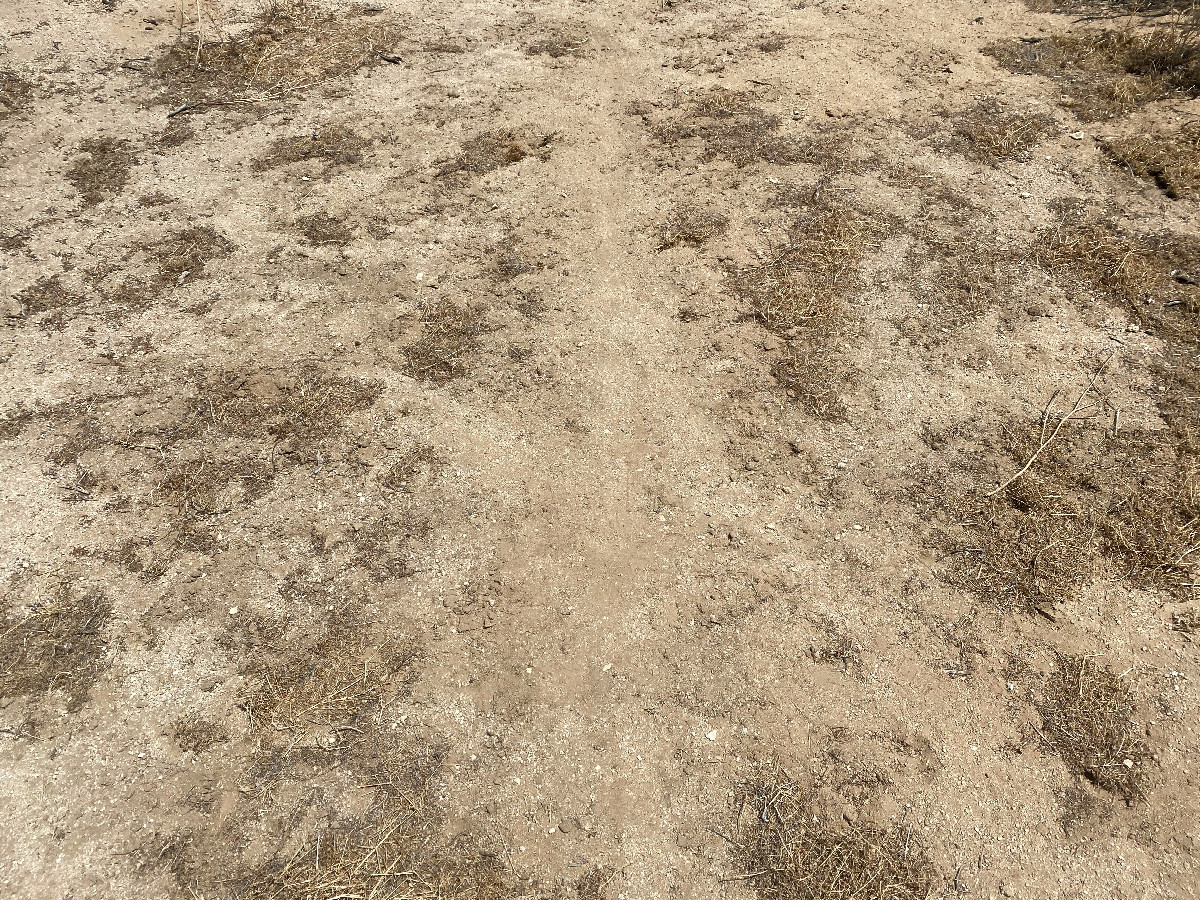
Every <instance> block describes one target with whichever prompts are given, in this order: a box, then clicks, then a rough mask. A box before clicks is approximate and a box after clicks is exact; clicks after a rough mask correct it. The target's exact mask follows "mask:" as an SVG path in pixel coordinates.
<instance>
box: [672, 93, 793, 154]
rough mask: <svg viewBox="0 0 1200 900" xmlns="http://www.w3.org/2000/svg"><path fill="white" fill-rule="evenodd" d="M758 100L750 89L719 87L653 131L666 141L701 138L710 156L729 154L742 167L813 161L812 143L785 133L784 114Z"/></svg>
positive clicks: (691, 103)
mask: <svg viewBox="0 0 1200 900" xmlns="http://www.w3.org/2000/svg"><path fill="white" fill-rule="evenodd" d="M757 102H758V101H757V98H756V97H755V96H754V95H753V94H751V93H748V92H745V91H730V90H726V89H725V88H715V89H713V90H711V91H708V92H706V93H703V94H700V95H698V96H696V97H695V98H693V99H692V100H691V101H690V102H689V103H688V104H687V106H686V108H685V110H684V111H683V112H682V113H681V114H679V115H677V116H675V117H674V118H672V119H670V120H669V121H667V122H665V123H662V124H660V125H657V126H655V127H654V129H653V132H654V135H655V137H656V138H658V140H659V141H661V142H662V143H663V144H666V145H667V146H674V145H676V144H679V143H681V142H684V141H688V140H692V139H698V140H699V141H700V142H701V143H702V144H703V146H704V150H703V156H704V157H705V158H706V159H714V158H720V159H727V160H729V161H730V162H732V163H734V164H735V165H737V166H746V165H749V164H750V163H753V162H759V161H762V162H768V163H775V164H778V165H790V164H793V163H798V162H807V161H811V159H812V157H813V151H812V148H811V147H810V146H809V145H808V143H806V142H804V141H801V140H800V139H799V138H797V137H794V136H790V135H780V134H779V126H780V124H781V120H780V118H779V117H778V116H775V115H772V114H770V113H768V112H766V111H764V110H763V109H762V108H761V107H759V106H758V105H757Z"/></svg>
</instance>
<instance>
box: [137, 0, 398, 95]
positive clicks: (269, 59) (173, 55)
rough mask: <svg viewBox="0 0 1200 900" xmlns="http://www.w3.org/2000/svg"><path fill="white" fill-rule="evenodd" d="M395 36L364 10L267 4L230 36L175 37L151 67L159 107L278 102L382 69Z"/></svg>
mask: <svg viewBox="0 0 1200 900" xmlns="http://www.w3.org/2000/svg"><path fill="white" fill-rule="evenodd" d="M395 40H396V32H395V29H394V27H393V26H391V25H390V24H389V23H388V22H387V20H386V19H385V18H384V17H376V16H375V15H374V14H373V13H371V12H369V11H368V10H367V8H365V7H360V8H351V9H349V10H347V11H345V12H341V11H334V10H330V9H328V8H326V7H324V6H322V5H320V4H318V3H316V2H311V0H272V2H270V3H268V4H267V5H266V6H265V7H263V8H262V9H261V11H260V12H259V13H258V14H257V15H256V16H255V17H254V19H253V20H252V21H251V23H250V24H249V25H248V26H247V27H246V28H244V29H243V30H240V31H239V32H238V33H236V34H235V35H232V36H221V37H220V38H219V39H214V38H213V36H211V35H205V34H203V33H202V30H201V32H200V33H196V34H192V35H186V36H181V37H180V40H179V41H178V42H177V43H176V44H175V45H174V46H172V47H171V48H170V49H169V50H168V51H167V52H166V53H164V54H163V55H161V56H160V57H159V58H158V59H157V60H155V62H154V64H153V66H152V67H151V70H150V71H151V74H152V76H153V78H154V85H155V88H156V89H157V90H159V91H160V92H161V96H160V101H161V102H164V103H169V104H173V105H177V106H186V107H189V108H199V107H203V106H219V105H227V104H240V103H257V102H264V101H273V100H282V99H286V98H290V97H294V96H297V95H300V94H303V93H305V92H306V91H308V90H311V89H313V88H316V87H319V86H321V85H325V84H327V83H329V82H332V81H335V80H337V79H341V78H346V77H348V76H350V75H353V74H354V73H355V72H358V71H359V70H361V69H364V68H368V67H371V66H374V65H378V64H380V63H382V62H385V61H386V60H385V57H386V56H387V55H389V52H390V49H391V47H392V45H393V43H394V42H395Z"/></svg>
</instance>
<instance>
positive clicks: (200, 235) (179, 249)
mask: <svg viewBox="0 0 1200 900" xmlns="http://www.w3.org/2000/svg"><path fill="white" fill-rule="evenodd" d="M141 250H142V252H143V253H145V254H146V256H147V258H148V259H149V260H150V261H151V262H153V263H154V264H155V266H156V267H157V268H158V274H157V277H156V278H155V282H156V286H157V287H159V288H165V287H170V286H173V285H178V284H182V283H183V282H184V280H185V279H187V278H193V279H194V278H197V277H199V276H200V275H201V274H202V273H203V272H204V267H205V266H206V265H208V263H210V262H212V261H213V260H216V259H223V258H224V257H226V256H228V255H229V254H230V253H232V252H233V250H234V245H233V243H232V242H231V241H230V240H229V239H228V238H226V237H225V236H224V235H223V234H221V233H220V232H219V231H217V230H216V229H215V228H213V227H212V226H211V225H193V226H191V227H188V228H183V229H180V230H177V231H172V232H169V233H168V234H167V235H166V236H164V237H163V238H161V239H160V240H159V241H157V242H155V243H153V244H144V245H143V246H142V247H141Z"/></svg>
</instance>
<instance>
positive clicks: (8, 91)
mask: <svg viewBox="0 0 1200 900" xmlns="http://www.w3.org/2000/svg"><path fill="white" fill-rule="evenodd" d="M32 98H33V85H32V84H30V83H29V82H28V81H26V80H25V79H24V78H22V77H21V76H19V75H17V74H15V73H13V72H0V122H3V121H4V120H5V119H7V118H9V117H10V116H15V115H16V114H17V113H19V112H21V111H22V110H24V109H25V108H26V107H28V106H29V103H30V100H31V99H32Z"/></svg>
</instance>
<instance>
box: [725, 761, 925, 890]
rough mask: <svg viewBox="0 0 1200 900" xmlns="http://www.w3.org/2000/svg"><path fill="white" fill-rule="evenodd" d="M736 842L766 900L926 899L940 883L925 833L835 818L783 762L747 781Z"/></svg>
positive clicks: (749, 878)
mask: <svg viewBox="0 0 1200 900" xmlns="http://www.w3.org/2000/svg"><path fill="white" fill-rule="evenodd" d="M737 803H738V816H737V821H736V823H735V829H734V833H733V835H732V842H733V847H734V857H735V859H737V860H738V862H739V863H740V865H741V869H742V871H741V872H739V873H737V876H736V877H737V878H738V880H740V881H744V882H745V883H746V884H747V885H748V886H749V887H750V888H751V889H752V890H753V891H754V893H755V895H756V896H758V897H760V898H763V900H830V898H846V900H849V898H855V897H864V898H865V897H870V898H888V900H927V898H929V897H931V896H933V895H934V891H935V887H936V884H937V881H938V878H937V873H936V870H935V868H934V866H933V864H932V863H931V862H930V860H929V857H928V852H927V851H926V850H925V848H924V845H923V844H922V842H921V840H920V838H919V836H918V835H915V834H913V833H912V830H911V829H908V830H902V829H882V828H875V827H872V826H869V825H862V824H850V823H848V822H845V821H833V820H831V819H830V818H829V817H827V816H826V815H824V814H822V813H821V812H820V811H818V809H817V808H816V804H814V802H813V798H812V797H811V796H809V795H808V794H807V793H806V792H805V791H804V790H803V789H802V788H801V787H800V786H799V785H797V784H796V783H795V782H794V781H792V780H791V779H790V778H789V777H788V776H787V774H786V773H785V772H783V771H782V770H780V769H778V768H773V769H770V770H768V771H767V772H766V775H765V777H762V778H756V779H755V780H753V781H750V782H749V783H746V784H743V785H741V786H740V788H739V790H738V792H737Z"/></svg>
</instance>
